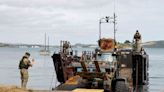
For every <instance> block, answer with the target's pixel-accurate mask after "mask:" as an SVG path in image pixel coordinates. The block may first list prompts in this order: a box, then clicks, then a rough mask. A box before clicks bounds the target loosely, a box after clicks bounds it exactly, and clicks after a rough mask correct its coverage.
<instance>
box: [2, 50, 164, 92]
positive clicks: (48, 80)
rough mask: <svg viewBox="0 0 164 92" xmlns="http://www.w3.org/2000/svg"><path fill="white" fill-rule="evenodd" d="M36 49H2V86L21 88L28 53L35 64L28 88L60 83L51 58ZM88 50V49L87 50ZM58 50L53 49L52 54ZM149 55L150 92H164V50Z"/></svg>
mask: <svg viewBox="0 0 164 92" xmlns="http://www.w3.org/2000/svg"><path fill="white" fill-rule="evenodd" d="M39 50H40V49H36V48H0V84H6V85H8V84H9V85H17V86H20V74H19V69H18V64H19V60H20V59H21V57H22V55H24V53H25V52H26V51H28V52H30V53H31V58H34V59H35V61H36V62H35V64H34V66H33V67H32V68H30V69H29V75H30V77H29V82H28V88H32V89H47V90H48V89H51V87H54V86H55V85H56V84H58V82H57V81H56V74H55V73H54V67H53V62H52V59H51V56H40V55H39ZM85 50H86V49H85ZM54 51H57V49H52V53H53V52H54ZM146 51H147V53H148V54H149V59H150V62H149V64H150V65H149V76H150V78H149V85H148V91H149V92H164V73H163V71H164V54H163V52H164V48H157V49H154V48H153V49H150V48H149V49H146Z"/></svg>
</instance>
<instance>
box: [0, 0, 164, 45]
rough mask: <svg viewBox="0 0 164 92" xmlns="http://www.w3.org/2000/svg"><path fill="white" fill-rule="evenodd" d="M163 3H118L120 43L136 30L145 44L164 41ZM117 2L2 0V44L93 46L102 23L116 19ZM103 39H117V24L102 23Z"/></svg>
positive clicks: (160, 0) (126, 0)
mask: <svg viewBox="0 0 164 92" xmlns="http://www.w3.org/2000/svg"><path fill="white" fill-rule="evenodd" d="M163 4H164V1H163V0H116V1H115V6H116V8H115V12H116V14H117V36H116V38H117V40H118V41H121V42H123V41H125V40H130V41H131V40H132V37H133V34H134V33H135V31H136V30H139V32H140V33H141V34H142V38H143V41H144V42H146V41H152V40H164V31H163V29H164V5H163ZM113 12H114V0H0V42H7V43H32V44H35V43H36V44H43V43H44V34H45V33H46V34H47V35H48V36H49V38H50V44H55V45H57V44H59V42H60V40H69V41H70V42H71V43H73V44H74V43H93V44H96V41H97V40H98V29H99V28H98V21H99V19H100V18H102V17H104V16H113ZM102 32H103V34H102V36H108V37H113V24H110V23H109V24H102Z"/></svg>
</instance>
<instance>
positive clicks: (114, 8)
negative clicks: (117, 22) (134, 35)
mask: <svg viewBox="0 0 164 92" xmlns="http://www.w3.org/2000/svg"><path fill="white" fill-rule="evenodd" d="M113 8H114V13H115V11H116V0H114V7H113Z"/></svg>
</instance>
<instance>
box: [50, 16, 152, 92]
mask: <svg viewBox="0 0 164 92" xmlns="http://www.w3.org/2000/svg"><path fill="white" fill-rule="evenodd" d="M108 19H109V18H108ZM113 23H114V32H115V23H116V22H115V14H114V22H113ZM99 33H101V31H100V32H99ZM140 43H141V35H140V34H139V32H138V31H137V32H136V34H135V35H134V41H133V48H132V49H120V48H116V47H117V44H116V39H115V33H114V39H112V38H101V34H100V38H99V40H98V46H99V48H97V49H95V51H94V52H87V51H84V52H83V53H82V55H81V56H77V55H74V53H73V49H72V48H71V45H70V43H69V42H68V41H61V43H60V52H59V53H54V54H53V56H52V59H53V63H54V67H55V72H56V75H57V80H58V81H59V82H60V85H59V86H57V87H55V89H54V90H56V91H70V92H84V91H89V92H95V91H97V92H144V91H140V90H142V89H141V88H142V87H143V86H144V85H147V84H148V78H149V77H148V75H149V74H148V64H149V61H148V55H147V53H146V52H145V51H144V49H143V48H142V47H141V45H140Z"/></svg>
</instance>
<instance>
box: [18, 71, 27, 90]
mask: <svg viewBox="0 0 164 92" xmlns="http://www.w3.org/2000/svg"><path fill="white" fill-rule="evenodd" d="M20 75H21V88H24V89H26V86H27V82H28V77H29V76H28V69H20Z"/></svg>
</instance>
